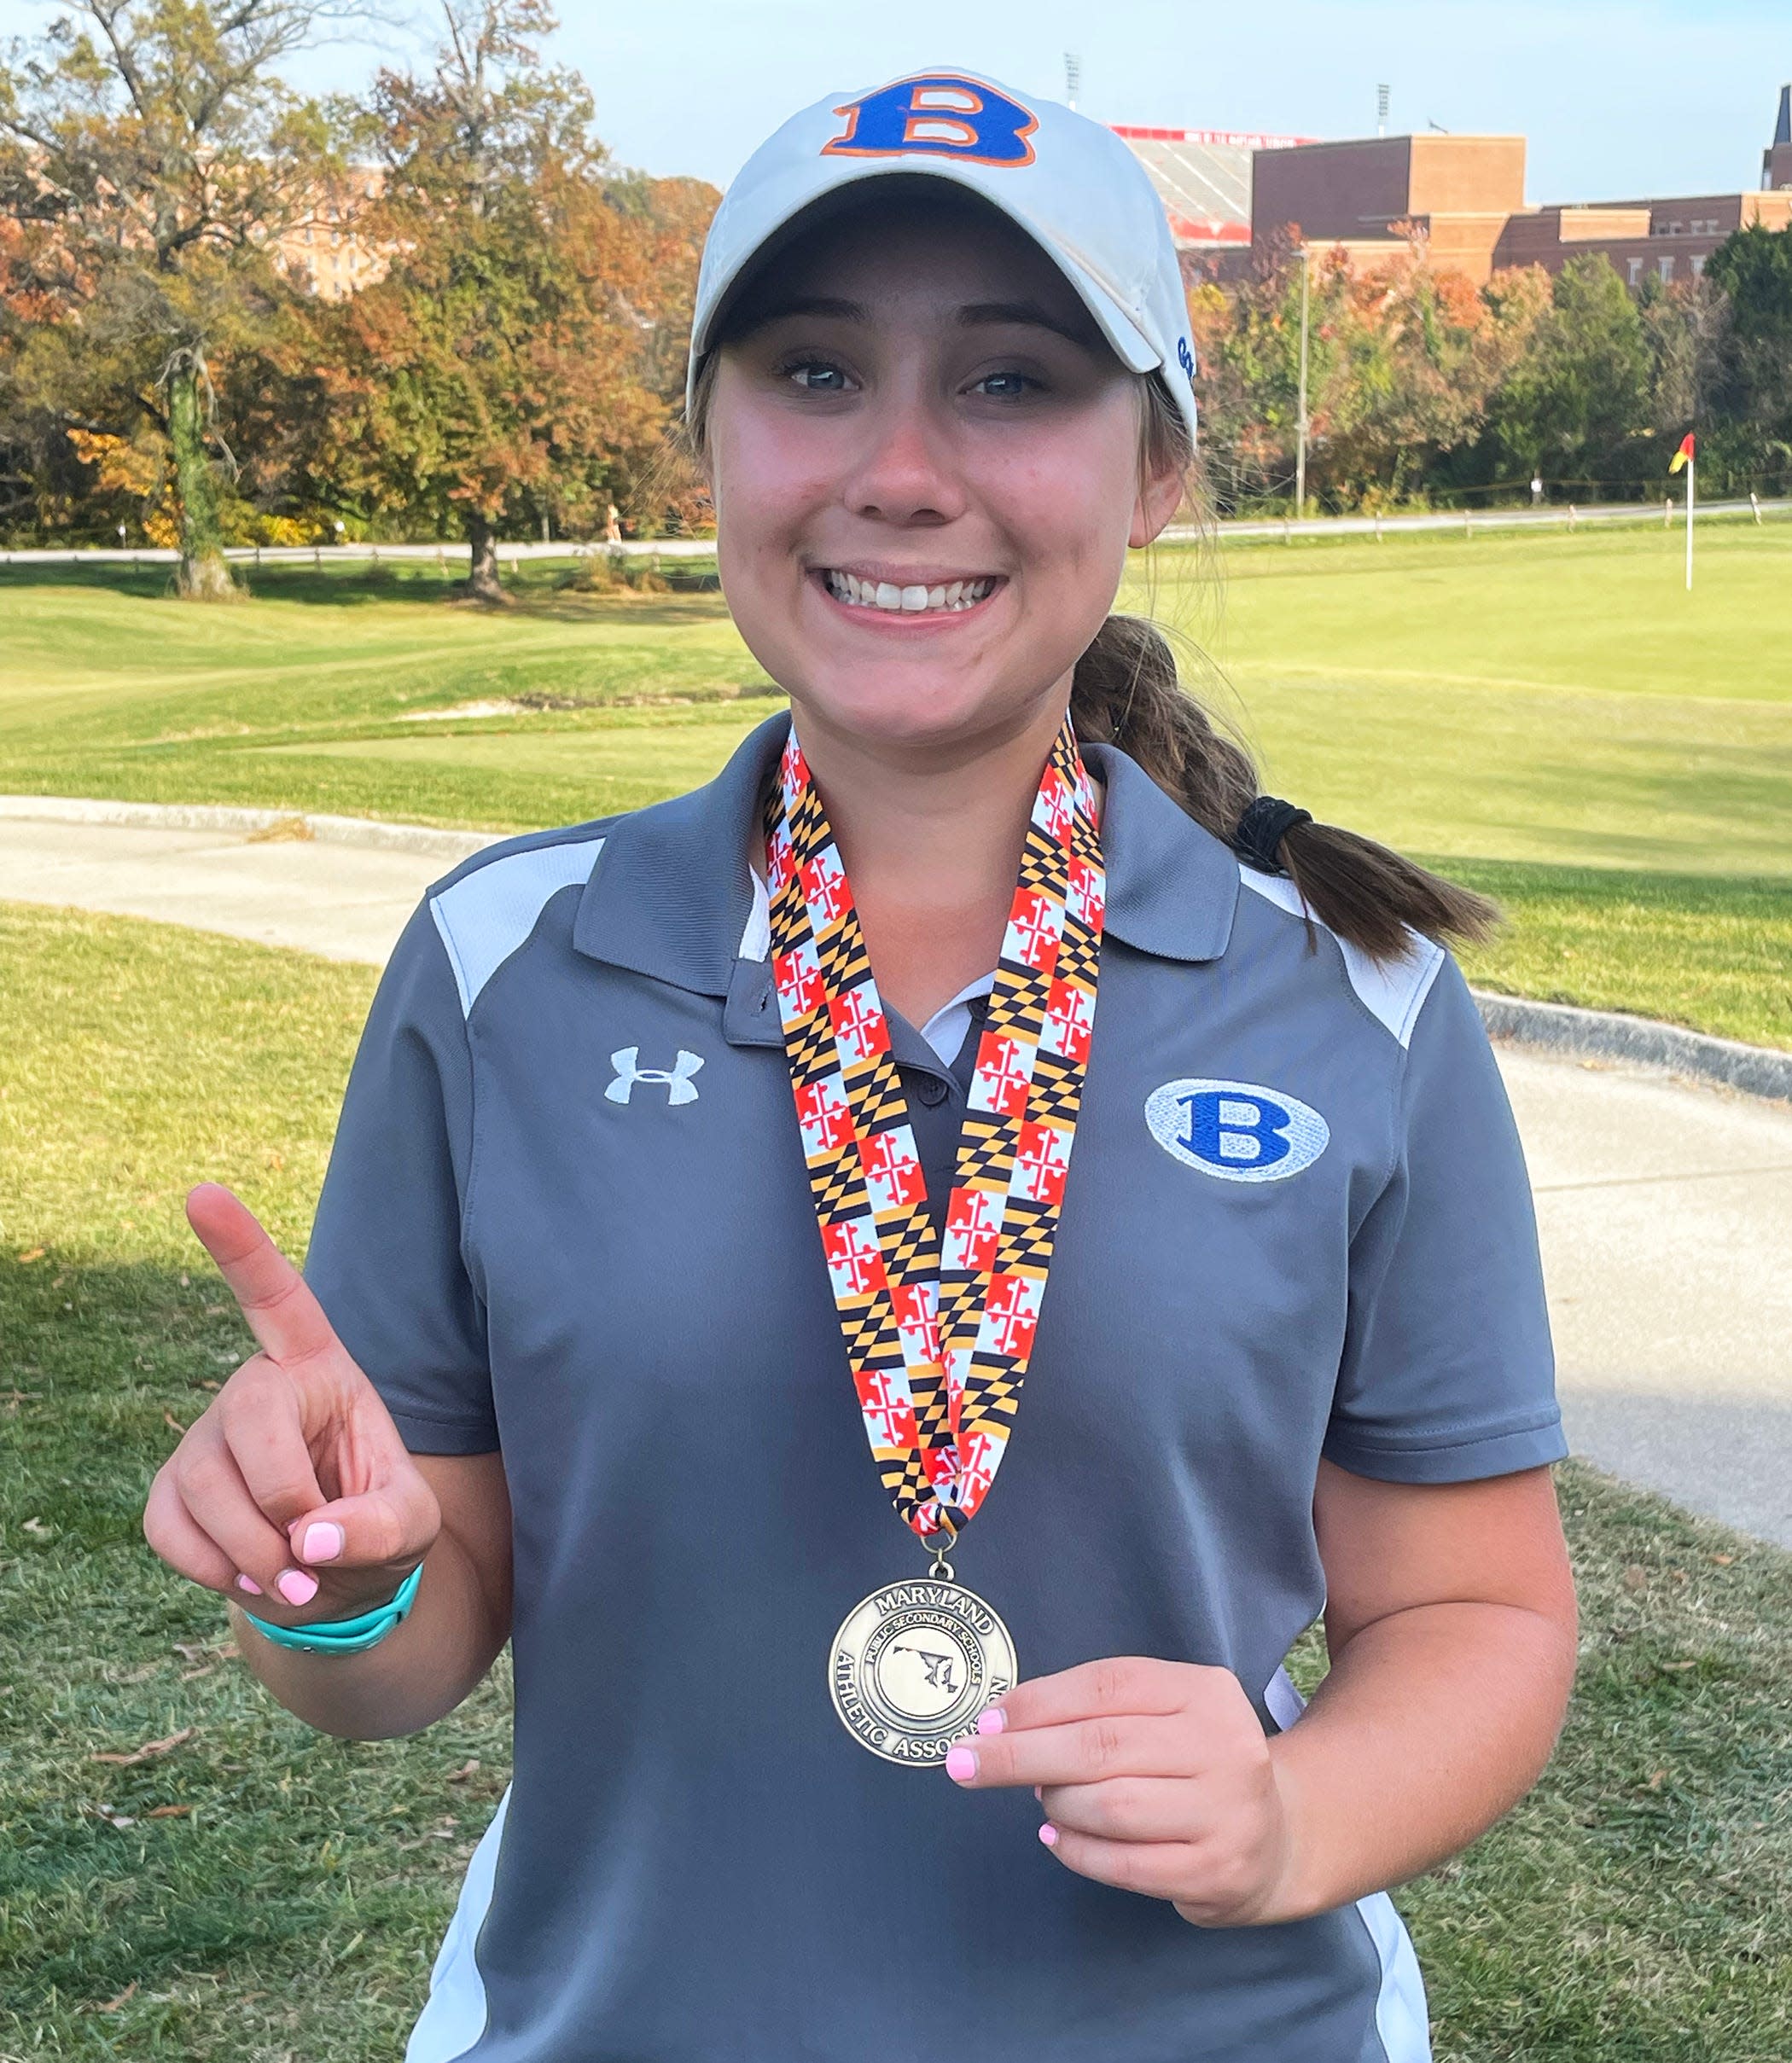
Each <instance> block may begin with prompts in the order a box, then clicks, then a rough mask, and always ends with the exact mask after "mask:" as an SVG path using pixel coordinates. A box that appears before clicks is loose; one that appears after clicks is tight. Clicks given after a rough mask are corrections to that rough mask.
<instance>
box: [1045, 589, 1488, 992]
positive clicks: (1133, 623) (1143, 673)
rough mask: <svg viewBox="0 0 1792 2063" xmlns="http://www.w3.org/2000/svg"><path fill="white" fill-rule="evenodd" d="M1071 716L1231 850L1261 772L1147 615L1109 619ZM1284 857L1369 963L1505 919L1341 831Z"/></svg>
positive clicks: (1303, 888)
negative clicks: (1182, 678) (1413, 938)
mask: <svg viewBox="0 0 1792 2063" xmlns="http://www.w3.org/2000/svg"><path fill="white" fill-rule="evenodd" d="M1070 715H1071V720H1072V722H1073V724H1075V726H1076V734H1077V735H1078V737H1079V738H1081V739H1083V740H1084V741H1086V742H1087V743H1089V744H1091V745H1117V746H1118V747H1120V750H1121V751H1122V752H1123V753H1126V754H1127V756H1128V757H1129V758H1133V759H1136V760H1137V762H1138V763H1139V764H1140V765H1141V766H1142V767H1143V769H1144V770H1145V771H1146V772H1147V773H1148V774H1149V776H1151V778H1152V779H1153V780H1154V781H1155V782H1156V783H1157V785H1158V786H1159V787H1161V789H1163V791H1164V793H1166V794H1167V795H1169V796H1171V797H1172V798H1173V799H1175V800H1176V801H1177V802H1179V803H1180V804H1181V805H1182V806H1183V808H1184V809H1185V810H1186V811H1188V813H1189V815H1190V816H1192V817H1193V818H1194V819H1195V821H1196V823H1198V824H1201V825H1202V826H1203V827H1204V828H1206V829H1207V830H1209V831H1211V832H1212V833H1213V835H1214V836H1215V837H1216V838H1221V839H1224V840H1226V842H1227V843H1228V844H1230V843H1231V839H1232V833H1233V831H1234V829H1235V828H1236V825H1237V822H1238V819H1239V818H1240V817H1241V816H1242V815H1243V814H1244V811H1245V809H1246V806H1247V805H1248V804H1249V803H1250V802H1251V801H1252V800H1253V799H1254V798H1255V796H1256V794H1257V793H1258V782H1257V770H1256V767H1255V766H1254V764H1252V760H1251V756H1250V754H1249V753H1247V752H1246V751H1245V749H1244V747H1242V746H1241V745H1236V744H1235V743H1234V742H1233V741H1231V739H1230V738H1226V737H1223V736H1221V735H1220V734H1219V732H1218V731H1216V730H1215V729H1214V728H1213V724H1211V723H1210V722H1209V721H1208V720H1207V712H1206V711H1205V710H1204V709H1202V707H1201V704H1200V703H1199V702H1197V701H1196V700H1195V698H1194V696H1193V695H1191V694H1190V693H1189V692H1188V691H1187V689H1184V687H1183V686H1182V684H1181V683H1180V682H1179V681H1178V678H1177V674H1176V660H1175V658H1174V656H1173V654H1172V652H1171V650H1170V648H1169V646H1168V644H1167V642H1165V640H1164V637H1163V635H1162V633H1161V631H1159V630H1158V629H1157V628H1156V626H1155V625H1153V624H1149V623H1147V622H1146V621H1145V620H1144V619H1143V618H1142V617H1138V616H1110V617H1109V618H1108V620H1107V622H1106V623H1104V624H1103V625H1102V627H1101V629H1100V630H1099V631H1097V633H1096V639H1095V642H1094V643H1093V644H1092V645H1091V646H1090V648H1089V649H1088V650H1087V651H1086V652H1085V653H1084V654H1083V656H1082V657H1081V659H1079V660H1078V661H1077V665H1076V672H1075V674H1074V676H1073V679H1072V683H1071V689H1070ZM1276 856H1277V858H1278V859H1279V860H1280V861H1281V862H1282V864H1283V866H1284V867H1285V868H1286V869H1288V873H1289V879H1290V880H1292V881H1293V882H1294V885H1295V888H1296V889H1298V890H1299V892H1300V896H1301V898H1302V899H1303V901H1304V902H1305V903H1306V904H1307V906H1308V908H1309V909H1311V910H1312V914H1313V915H1314V916H1316V917H1318V920H1319V921H1320V922H1321V923H1322V924H1324V925H1327V926H1329V927H1330V929H1331V930H1333V931H1335V933H1337V934H1338V936H1339V937H1340V938H1341V939H1348V940H1349V941H1350V943H1351V944H1353V945H1357V946H1360V947H1361V948H1362V950H1364V952H1365V953H1367V954H1369V955H1370V957H1371V958H1372V959H1377V960H1388V959H1394V958H1397V957H1398V956H1399V955H1400V954H1401V953H1403V952H1404V951H1405V950H1406V947H1407V944H1408V943H1409V941H1408V939H1407V938H1406V934H1405V930H1404V929H1403V928H1402V927H1404V926H1405V925H1408V924H1410V925H1411V927H1412V928H1413V929H1414V930H1415V931H1417V932H1423V933H1424V934H1425V935H1426V936H1427V937H1428V938H1433V939H1444V938H1456V939H1471V940H1479V939H1485V938H1487V936H1489V934H1490V933H1492V930H1493V928H1494V927H1495V925H1496V924H1498V922H1499V921H1500V915H1501V913H1500V909H1499V905H1498V904H1497V903H1493V902H1491V901H1489V899H1488V898H1487V897H1486V896H1482V895H1477V894H1475V892H1474V891H1473V890H1472V889H1469V888H1463V887H1459V886H1457V884H1456V883H1455V882H1454V881H1448V880H1445V879H1444V877H1443V876H1442V875H1437V874H1432V873H1430V872H1428V870H1427V869H1425V868H1423V867H1420V866H1417V865H1416V864H1415V863H1413V862H1412V861H1411V860H1409V859H1405V858H1404V857H1402V856H1401V855H1400V854H1399V853H1398V852H1395V851H1393V850H1392V849H1391V848H1390V847H1388V846H1382V845H1378V844H1376V841H1375V840H1374V839H1372V838H1364V837H1362V836H1360V835H1359V834H1358V833H1357V832H1355V831H1347V830H1346V829H1344V828H1343V827H1342V826H1341V824H1324V823H1299V824H1295V825H1294V826H1293V827H1292V828H1289V830H1287V831H1285V832H1283V834H1282V837H1281V840H1279V842H1278V843H1277V847H1276ZM1308 939H1309V942H1310V944H1312V945H1313V946H1314V947H1315V949H1317V944H1318V941H1317V940H1316V939H1313V937H1312V926H1311V923H1310V922H1309V925H1308Z"/></svg>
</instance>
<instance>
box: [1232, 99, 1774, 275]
mask: <svg viewBox="0 0 1792 2063" xmlns="http://www.w3.org/2000/svg"><path fill="white" fill-rule="evenodd" d="M1761 171H1762V190H1760V191H1759V192H1752V193H1730V194H1701V195H1684V196H1682V197H1679V198H1678V199H1671V200H1611V201H1602V202H1598V203H1594V204H1582V205H1552V206H1547V207H1527V206H1526V205H1525V199H1524V174H1525V140H1524V138H1523V137H1469V136H1446V135H1442V134H1439V135H1433V136H1411V137H1362V138H1359V139H1357V140H1354V141H1351V142H1336V143H1310V144H1303V145H1300V146H1299V147H1298V148H1292V149H1284V150H1279V151H1277V152H1275V153H1273V154H1263V155H1260V156H1259V157H1258V158H1257V160H1256V161H1255V166H1254V181H1253V192H1252V209H1251V237H1252V243H1253V246H1254V247H1255V246H1257V245H1260V244H1261V243H1262V242H1263V241H1265V239H1266V238H1268V237H1269V236H1271V235H1273V234H1275V232H1276V231H1277V230H1282V229H1285V228H1286V227H1287V226H1289V225H1290V224H1295V225H1298V228H1299V230H1300V238H1301V241H1302V242H1303V243H1305V244H1306V246H1307V247H1308V248H1310V249H1313V250H1319V249H1330V248H1332V247H1335V246H1340V245H1341V246H1342V247H1343V249H1344V251H1345V253H1346V255H1347V258H1348V259H1349V261H1350V263H1351V264H1352V265H1353V268H1354V269H1356V270H1359V271H1365V272H1366V271H1371V270H1375V269H1376V268H1377V267H1378V266H1387V265H1392V264H1399V263H1402V262H1403V261H1404V260H1405V257H1406V254H1407V253H1408V251H1409V249H1410V247H1411V237H1412V235H1414V233H1417V234H1419V235H1423V237H1424V238H1425V240H1426V243H1427V247H1428V250H1429V253H1430V255H1431V258H1432V259H1433V261H1434V263H1435V264H1440V265H1446V266H1449V267H1451V268H1452V269H1453V270H1458V271H1462V272H1465V273H1467V274H1468V276H1469V278H1471V279H1473V280H1475V281H1477V282H1485V281H1486V280H1487V278H1488V277H1489V276H1490V275H1491V274H1492V272H1493V271H1494V270H1497V269H1498V268H1500V267H1503V266H1507V265H1533V264H1534V265H1541V266H1543V267H1544V268H1545V270H1546V271H1550V272H1559V271H1560V270H1562V267H1563V266H1564V265H1565V264H1568V261H1569V260H1570V259H1574V258H1576V257H1579V256H1580V255H1581V254H1583V253H1588V252H1602V253H1603V254H1604V255H1605V256H1606V257H1607V258H1609V259H1610V260H1611V263H1612V264H1613V265H1614V267H1615V269H1616V270H1617V273H1618V276H1619V277H1620V279H1623V280H1625V281H1626V282H1627V283H1628V284H1629V285H1630V286H1632V287H1638V286H1640V285H1641V284H1642V282H1643V281H1644V279H1645V278H1649V277H1654V278H1656V279H1661V280H1665V281H1668V282H1673V281H1677V280H1690V279H1694V278H1696V277H1697V276H1698V275H1699V274H1700V273H1701V272H1702V271H1703V270H1704V268H1705V262H1706V260H1707V259H1708V258H1709V257H1710V256H1711V253H1713V251H1715V250H1716V249H1717V247H1718V246H1719V244H1720V243H1722V242H1723V241H1724V240H1725V238H1726V237H1727V236H1729V235H1731V234H1732V232H1733V231H1735V230H1738V229H1745V228H1748V226H1749V225H1750V224H1755V223H1760V224H1762V225H1764V226H1765V227H1766V228H1767V229H1770V230H1783V229H1786V228H1788V227H1789V226H1792V87H1789V88H1787V89H1785V90H1783V91H1782V92H1781V95H1780V102H1779V120H1778V125H1777V131H1776V134H1775V137H1774V140H1773V142H1772V143H1770V144H1769V145H1768V147H1767V149H1766V153H1765V154H1764V155H1763V158H1762V163H1761ZM1241 269H1242V266H1241V261H1240V259H1232V258H1222V259H1221V260H1220V262H1219V264H1218V265H1217V266H1215V267H1214V268H1213V270H1216V271H1217V272H1218V275H1219V276H1220V277H1225V276H1227V275H1228V274H1229V273H1236V272H1237V271H1238V270H1241Z"/></svg>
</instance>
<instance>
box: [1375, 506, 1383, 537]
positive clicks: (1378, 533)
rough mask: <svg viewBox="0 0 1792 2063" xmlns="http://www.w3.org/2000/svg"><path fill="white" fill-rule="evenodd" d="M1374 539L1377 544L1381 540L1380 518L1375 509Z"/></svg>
mask: <svg viewBox="0 0 1792 2063" xmlns="http://www.w3.org/2000/svg"><path fill="white" fill-rule="evenodd" d="M1375 541H1376V543H1377V544H1379V543H1381V541H1382V518H1381V513H1380V511H1379V510H1377V511H1376V519H1375Z"/></svg>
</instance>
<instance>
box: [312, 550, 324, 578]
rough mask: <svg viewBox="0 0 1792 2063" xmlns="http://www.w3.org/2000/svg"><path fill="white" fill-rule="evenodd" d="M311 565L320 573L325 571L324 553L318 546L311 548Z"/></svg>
mask: <svg viewBox="0 0 1792 2063" xmlns="http://www.w3.org/2000/svg"><path fill="white" fill-rule="evenodd" d="M311 565H312V567H314V568H315V569H316V571H317V572H320V573H321V572H323V551H322V549H320V548H319V547H318V546H317V545H315V544H314V545H312V547H311Z"/></svg>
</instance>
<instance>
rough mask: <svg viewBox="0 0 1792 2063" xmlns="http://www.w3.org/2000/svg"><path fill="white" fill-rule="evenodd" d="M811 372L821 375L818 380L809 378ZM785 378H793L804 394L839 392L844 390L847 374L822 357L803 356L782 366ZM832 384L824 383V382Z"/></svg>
mask: <svg viewBox="0 0 1792 2063" xmlns="http://www.w3.org/2000/svg"><path fill="white" fill-rule="evenodd" d="M811 373H818V374H820V375H821V379H820V380H811V379H810V378H809V376H808V375H810V374H811ZM784 374H785V377H786V378H787V379H790V380H794V381H795V382H796V384H797V385H798V386H800V387H801V388H802V390H803V392H805V393H806V394H839V393H843V392H845V391H846V380H847V375H845V374H844V373H843V372H842V371H841V369H840V368H839V367H838V366H837V365H830V364H829V363H828V362H827V360H826V359H824V358H803V359H800V360H799V361H798V362H797V363H795V364H794V365H787V366H786V367H785V368H784ZM827 381H832V382H833V383H834V384H832V385H826V384H824V382H827Z"/></svg>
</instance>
